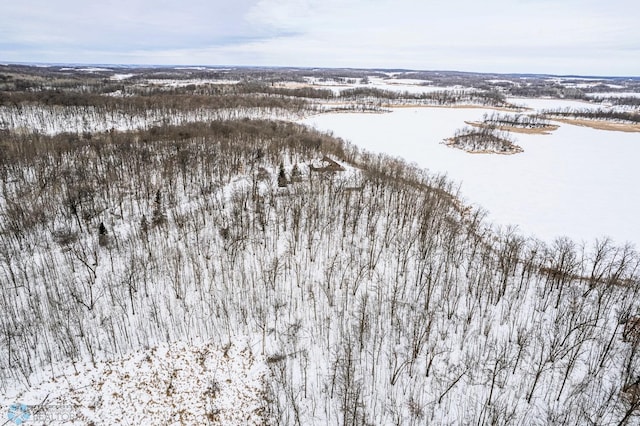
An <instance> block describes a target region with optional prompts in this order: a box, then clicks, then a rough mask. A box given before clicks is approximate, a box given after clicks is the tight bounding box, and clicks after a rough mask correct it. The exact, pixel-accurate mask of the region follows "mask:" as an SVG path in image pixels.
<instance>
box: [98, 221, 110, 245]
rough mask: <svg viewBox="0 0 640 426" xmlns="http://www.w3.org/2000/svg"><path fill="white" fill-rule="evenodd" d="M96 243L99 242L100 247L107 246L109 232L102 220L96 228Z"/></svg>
mask: <svg viewBox="0 0 640 426" xmlns="http://www.w3.org/2000/svg"><path fill="white" fill-rule="evenodd" d="M98 244H100V247H107V246H109V234H108V233H107V228H106V227H105V226H104V223H103V222H100V227H99V228H98Z"/></svg>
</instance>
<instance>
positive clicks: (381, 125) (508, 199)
mask: <svg viewBox="0 0 640 426" xmlns="http://www.w3.org/2000/svg"><path fill="white" fill-rule="evenodd" d="M513 101H515V102H517V103H519V104H526V105H527V106H529V107H532V108H535V109H547V108H565V107H574V106H577V105H584V106H589V104H587V103H582V102H575V101H559V100H551V99H535V100H530V99H514V100H513ZM486 112H488V110H486V109H460V108H456V109H448V108H411V109H396V110H394V111H393V112H392V113H389V114H327V115H320V116H314V117H311V118H308V119H306V120H304V123H306V124H309V125H312V126H314V127H316V128H318V129H321V130H326V131H332V132H333V133H334V134H335V135H336V136H339V137H342V138H344V139H347V140H350V141H351V142H353V143H355V144H356V145H358V146H360V147H362V148H365V149H368V150H372V151H375V152H385V153H388V154H391V155H396V156H400V157H402V158H405V159H407V160H409V161H413V162H415V163H417V164H418V165H419V166H421V167H425V168H428V169H429V170H431V171H433V172H437V173H446V174H447V175H448V176H449V177H450V178H452V179H453V180H454V181H456V182H460V183H461V187H460V190H461V194H462V196H463V197H464V199H465V200H466V201H467V202H469V203H472V204H476V205H479V206H481V207H483V208H485V209H486V210H487V211H488V212H489V220H490V221H493V222H494V223H496V224H498V225H502V226H507V225H516V226H517V227H518V228H519V230H520V231H521V232H523V233H524V234H527V235H533V236H535V237H537V238H540V239H543V240H546V241H551V240H553V239H554V238H556V237H558V236H568V237H570V238H572V239H574V240H576V241H587V242H591V241H593V240H594V239H596V238H602V237H604V236H610V237H611V238H613V239H614V240H615V241H616V242H617V243H624V242H626V241H631V242H634V243H640V222H638V221H637V217H638V216H640V192H639V191H637V190H636V188H635V184H636V182H638V181H640V169H639V168H638V167H637V158H639V156H640V135H638V134H637V133H623V132H609V131H603V130H595V129H590V128H585V127H578V126H572V125H566V124H563V125H562V126H561V127H560V129H558V130H557V131H555V132H554V133H553V134H552V135H520V134H519V135H517V143H518V144H519V145H520V146H522V148H524V153H521V154H518V155H512V156H500V155H474V154H468V153H466V152H463V151H459V150H454V149H450V148H448V147H446V146H445V145H443V144H442V143H441V142H442V140H443V139H445V138H448V137H450V136H451V135H452V134H453V133H454V131H455V130H456V129H458V128H460V127H462V126H464V121H465V120H472V121H473V120H478V119H480V118H481V116H482V115H483V114H484V113H486Z"/></svg>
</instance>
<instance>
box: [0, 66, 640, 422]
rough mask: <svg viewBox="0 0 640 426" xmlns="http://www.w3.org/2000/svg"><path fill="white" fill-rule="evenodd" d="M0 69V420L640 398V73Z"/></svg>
mask: <svg viewBox="0 0 640 426" xmlns="http://www.w3.org/2000/svg"><path fill="white" fill-rule="evenodd" d="M0 89H1V91H0V96H1V97H0V132H1V133H0V136H1V139H0V146H1V148H2V149H1V150H0V176H1V177H2V194H1V197H0V217H1V218H2V222H1V228H0V230H1V234H0V236H1V239H0V280H1V281H0V282H1V283H2V299H1V300H0V304H1V306H0V308H1V312H2V316H1V317H0V340H1V341H2V346H1V347H0V348H1V352H0V394H1V395H2V401H0V402H1V403H2V404H3V407H5V413H6V415H7V422H8V424H11V423H14V424H21V423H25V424H29V423H32V424H79V425H80V424H96V425H97V424H130V423H132V422H133V423H142V424H224V425H227V424H230V425H234V424H237V425H245V424H273V425H281V424H282V425H296V424H297V425H311V424H313V425H315V424H318V425H324V424H352V425H386V424H402V425H405V424H406V425H423V424H436V425H444V424H452V425H453V424H499V425H506V424H512V425H521V424H572V425H583V424H597V425H608V424H611V425H618V424H620V425H623V424H629V425H630V424H637V422H638V420H639V419H640V354H639V349H640V294H639V293H640V286H639V281H638V280H639V279H640V277H639V274H640V270H639V268H640V257H639V256H638V254H637V251H636V244H637V243H638V241H640V228H639V225H638V222H637V221H636V220H635V218H637V217H638V215H639V214H640V199H638V191H636V190H635V188H634V187H633V185H634V183H635V182H637V181H638V180H639V178H640V176H638V173H639V172H638V168H637V167H634V165H635V164H634V162H635V159H636V158H637V157H638V150H639V149H640V148H639V147H638V146H636V145H637V144H638V143H640V133H638V132H639V131H640V115H638V109H639V102H638V100H640V80H638V79H634V78H627V79H608V78H601V79H596V80H594V79H586V78H584V79H583V78H578V77H575V78H557V77H551V76H543V75H541V76H520V75H492V74H473V73H453V72H449V73H439V72H438V73H436V72H412V71H388V70H386V71H385V70H354V69H296V68H285V69H281V68H278V69H273V68H224V69H222V68H204V67H201V68H187V69H183V68H142V67H137V68H126V69H124V68H108V67H100V68H95V67H94V68H87V67H74V66H64V67H62V66H49V67H28V66H18V65H7V66H1V67H0ZM456 138H459V139H456ZM452 140H453V141H458V142H459V145H456V146H450V143H448V142H447V141H452ZM505 140H506V141H508V142H509V144H508V145H502V142H499V144H497V145H496V141H505ZM448 145H449V146H448ZM505 146H506V148H505ZM514 146H517V147H518V149H513V147H514ZM505 154H508V155H505ZM609 158H615V159H616V161H609V160H608V159H609Z"/></svg>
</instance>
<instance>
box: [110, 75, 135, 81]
mask: <svg viewBox="0 0 640 426" xmlns="http://www.w3.org/2000/svg"><path fill="white" fill-rule="evenodd" d="M134 75H135V74H114V75H112V76H111V77H110V80H116V81H121V80H126V79H128V78H131V77H133V76H134Z"/></svg>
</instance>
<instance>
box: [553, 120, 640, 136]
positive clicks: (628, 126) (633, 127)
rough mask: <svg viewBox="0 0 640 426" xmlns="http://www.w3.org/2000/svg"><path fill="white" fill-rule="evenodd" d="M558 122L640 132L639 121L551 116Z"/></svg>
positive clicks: (598, 128) (609, 129) (599, 128)
mask: <svg viewBox="0 0 640 426" xmlns="http://www.w3.org/2000/svg"><path fill="white" fill-rule="evenodd" d="M551 120H553V121H558V122H560V123H565V124H572V125H574V126H581V127H590V128H592V129H597V130H608V131H614V132H631V133H635V132H640V123H636V124H632V123H616V122H612V121H603V120H588V119H584V118H551Z"/></svg>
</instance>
